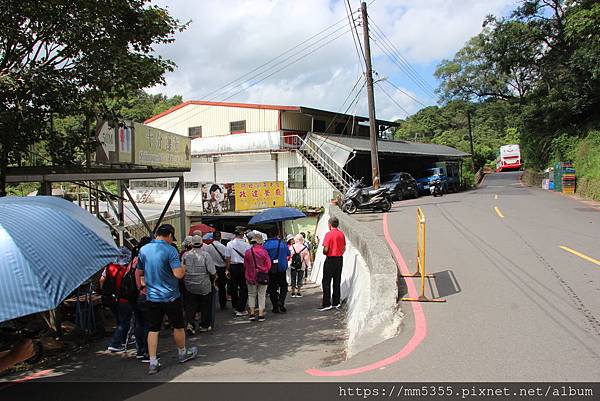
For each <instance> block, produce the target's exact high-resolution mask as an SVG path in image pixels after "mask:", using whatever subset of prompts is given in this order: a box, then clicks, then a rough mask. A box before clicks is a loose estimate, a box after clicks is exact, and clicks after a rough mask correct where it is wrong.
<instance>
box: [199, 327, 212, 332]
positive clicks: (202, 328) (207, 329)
mask: <svg viewBox="0 0 600 401" xmlns="http://www.w3.org/2000/svg"><path fill="white" fill-rule="evenodd" d="M211 330H212V327H200V328H199V329H198V331H199V332H200V333H206V332H207V331H211Z"/></svg>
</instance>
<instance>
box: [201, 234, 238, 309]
mask: <svg viewBox="0 0 600 401" xmlns="http://www.w3.org/2000/svg"><path fill="white" fill-rule="evenodd" d="M212 238H213V242H212V243H210V244H204V246H203V247H202V250H203V251H205V252H206V253H208V254H209V255H210V257H211V258H212V260H213V262H214V264H215V268H216V269H217V287H218V289H219V294H218V295H219V305H220V306H221V310H225V309H227V282H228V281H229V280H228V279H227V270H229V268H230V265H231V249H229V248H227V247H226V246H225V245H223V244H222V243H221V232H220V231H215V232H213V233H212Z"/></svg>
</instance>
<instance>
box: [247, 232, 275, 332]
mask: <svg viewBox="0 0 600 401" xmlns="http://www.w3.org/2000/svg"><path fill="white" fill-rule="evenodd" d="M250 243H251V245H252V246H251V248H250V249H248V250H247V251H246V254H245V255H244V267H245V278H246V283H247V284H248V309H250V321H255V320H258V321H259V322H264V320H265V305H266V299H267V286H268V279H267V277H269V276H268V274H269V269H270V268H271V257H270V256H269V253H268V252H267V251H266V250H265V248H263V243H264V239H263V237H262V235H260V234H255V235H254V236H253V237H252V238H251V240H250ZM261 275H262V276H261ZM265 280H266V281H265ZM257 297H258V316H256V315H255V311H256V298H257Z"/></svg>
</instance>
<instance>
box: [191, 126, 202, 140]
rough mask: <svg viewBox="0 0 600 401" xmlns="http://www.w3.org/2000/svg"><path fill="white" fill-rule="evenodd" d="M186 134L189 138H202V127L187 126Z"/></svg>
mask: <svg viewBox="0 0 600 401" xmlns="http://www.w3.org/2000/svg"><path fill="white" fill-rule="evenodd" d="M188 136H189V137H190V138H192V139H193V138H202V127H201V126H198V127H189V128H188Z"/></svg>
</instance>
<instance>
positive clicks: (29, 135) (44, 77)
mask: <svg viewBox="0 0 600 401" xmlns="http://www.w3.org/2000/svg"><path fill="white" fill-rule="evenodd" d="M0 20H2V21H3V23H2V24H0V196H3V195H5V172H6V168H7V166H8V165H9V164H11V163H18V162H20V160H21V159H22V158H23V156H24V155H26V154H27V153H28V151H29V148H30V146H31V145H32V144H34V143H38V142H40V141H42V142H45V143H47V144H51V145H52V144H58V143H61V142H62V143H63V144H64V143H65V142H69V147H71V148H72V147H79V148H80V149H81V150H84V151H85V150H89V149H90V148H92V147H93V146H94V144H93V141H92V139H91V138H90V133H91V132H93V124H94V122H95V121H97V120H98V119H102V118H105V117H106V116H107V115H108V116H110V113H111V111H114V110H111V104H112V103H111V99H119V98H128V97H129V96H131V95H132V94H138V93H139V90H140V89H142V88H145V87H150V86H154V85H156V84H160V83H162V82H164V78H163V75H164V73H165V72H166V71H172V70H173V68H174V63H173V62H171V61H170V60H166V59H164V58H162V57H161V56H159V55H157V54H155V53H154V46H155V45H157V44H164V43H170V42H172V41H173V40H174V34H175V33H176V32H177V31H179V30H182V29H185V24H181V23H180V22H179V21H178V20H176V19H174V18H173V17H171V16H170V15H169V14H168V12H167V11H166V10H165V9H163V8H161V7H158V6H155V5H152V4H151V2H150V1H148V0H105V1H90V0H70V1H65V0H54V1H34V0H5V1H2V2H0ZM112 105H114V104H112ZM67 116H83V118H84V120H85V124H84V125H83V127H81V126H80V125H78V124H76V123H75V121H74V120H73V121H70V122H69V121H64V126H65V127H64V128H65V129H64V130H63V131H62V134H64V133H65V132H69V135H67V137H66V138H65V137H64V135H63V137H61V136H60V133H59V134H57V131H56V130H55V129H54V121H53V119H54V118H58V119H60V118H65V117H67ZM72 118H74V119H75V120H76V119H77V117H72ZM59 125H60V124H59ZM57 135H59V137H58V138H57ZM54 139H58V141H54ZM60 149H61V147H60V146H54V147H52V146H49V147H48V149H47V150H48V151H49V152H50V154H51V156H56V157H58V158H60V157H61V155H60V153H59V154H56V152H60ZM71 161H72V160H71Z"/></svg>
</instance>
